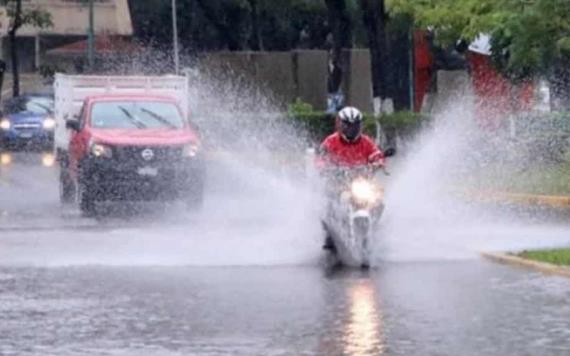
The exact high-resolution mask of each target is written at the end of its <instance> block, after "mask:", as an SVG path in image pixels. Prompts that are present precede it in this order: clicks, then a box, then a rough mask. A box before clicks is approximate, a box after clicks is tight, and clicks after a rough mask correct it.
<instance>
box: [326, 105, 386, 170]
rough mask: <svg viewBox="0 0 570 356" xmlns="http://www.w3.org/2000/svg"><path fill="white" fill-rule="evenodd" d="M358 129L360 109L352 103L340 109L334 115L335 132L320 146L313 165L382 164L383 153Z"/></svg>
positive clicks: (380, 165) (360, 121) (361, 116)
mask: <svg viewBox="0 0 570 356" xmlns="http://www.w3.org/2000/svg"><path fill="white" fill-rule="evenodd" d="M362 129H363V115H362V113H361V112H360V111H359V110H358V109H356V108H354V107H345V108H344V109H342V110H341V111H340V112H339V113H338V115H337V117H336V132H335V133H333V134H332V135H330V136H328V137H327V138H326V139H325V140H324V141H323V143H322V144H321V146H320V149H319V155H318V159H317V167H318V168H320V169H326V168H327V166H331V165H332V166H335V167H343V168H351V167H357V166H364V165H372V166H374V167H377V168H382V167H384V164H385V161H384V153H383V152H382V151H381V150H380V149H379V148H378V147H377V146H376V144H375V143H374V141H373V140H372V139H371V138H370V137H369V136H367V135H365V134H363V133H362Z"/></svg>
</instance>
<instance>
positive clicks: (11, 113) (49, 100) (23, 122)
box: [0, 94, 55, 151]
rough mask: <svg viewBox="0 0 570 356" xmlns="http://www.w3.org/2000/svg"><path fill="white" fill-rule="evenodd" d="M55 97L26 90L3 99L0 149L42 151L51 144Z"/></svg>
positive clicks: (50, 146)
mask: <svg viewBox="0 0 570 356" xmlns="http://www.w3.org/2000/svg"><path fill="white" fill-rule="evenodd" d="M53 107H54V101H53V96H52V95H49V94H25V95H22V96H19V97H16V98H12V99H8V100H6V101H5V102H4V106H3V108H2V116H1V118H0V149H1V150H4V151H6V150H10V151H45V150H51V149H52V148H53V135H54V129H55V119H54V117H53Z"/></svg>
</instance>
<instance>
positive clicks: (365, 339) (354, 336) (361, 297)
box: [344, 281, 384, 356]
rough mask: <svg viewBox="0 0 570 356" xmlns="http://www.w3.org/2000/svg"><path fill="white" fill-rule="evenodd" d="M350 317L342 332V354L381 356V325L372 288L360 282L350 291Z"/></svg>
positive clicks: (382, 346) (382, 349) (382, 343)
mask: <svg viewBox="0 0 570 356" xmlns="http://www.w3.org/2000/svg"><path fill="white" fill-rule="evenodd" d="M349 293H350V316H349V320H348V323H347V325H346V329H345V332H344V354H345V355H351V356H364V355H381V354H382V353H383V352H384V340H383V330H382V329H383V325H382V316H381V313H380V309H379V308H378V304H377V301H376V299H375V291H374V286H373V285H372V284H371V283H370V281H367V282H361V283H358V284H357V285H355V286H354V287H353V288H351V289H350V291H349Z"/></svg>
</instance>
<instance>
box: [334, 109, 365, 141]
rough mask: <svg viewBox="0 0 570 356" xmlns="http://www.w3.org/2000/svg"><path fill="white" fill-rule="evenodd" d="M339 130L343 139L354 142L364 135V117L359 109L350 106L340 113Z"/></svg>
mask: <svg viewBox="0 0 570 356" xmlns="http://www.w3.org/2000/svg"><path fill="white" fill-rule="evenodd" d="M337 118H338V121H339V122H338V130H339V132H340V134H341V136H342V138H343V139H345V140H346V141H348V142H354V141H356V140H358V139H359V138H360V136H361V135H362V121H363V116H362V113H361V112H360V110H358V109H357V108H354V107H351V106H348V107H346V108H344V109H342V110H341V111H340V112H339V113H338V116H337Z"/></svg>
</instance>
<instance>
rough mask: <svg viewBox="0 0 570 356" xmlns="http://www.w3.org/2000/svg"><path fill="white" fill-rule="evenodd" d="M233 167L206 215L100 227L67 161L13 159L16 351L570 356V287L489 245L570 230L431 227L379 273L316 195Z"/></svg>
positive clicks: (5, 226) (7, 207)
mask: <svg viewBox="0 0 570 356" xmlns="http://www.w3.org/2000/svg"><path fill="white" fill-rule="evenodd" d="M220 176H221V177H223V179H222V178H217V179H218V180H219V181H218V182H216V179H213V182H214V184H213V185H212V186H210V188H209V199H208V201H207V203H206V208H205V211H204V212H203V213H202V214H197V215H192V214H187V213H185V212H181V211H179V210H180V209H178V208H177V207H171V208H167V209H170V210H167V212H166V213H160V214H158V216H159V217H157V212H156V211H155V209H158V208H155V207H150V208H146V209H148V210H145V211H143V212H142V213H140V214H139V213H137V214H133V215H132V216H129V217H126V218H124V217H123V218H113V217H108V218H105V219H103V220H101V221H96V220H87V219H83V218H81V217H79V215H78V214H77V212H75V211H74V210H73V209H70V210H66V211H61V210H60V208H59V204H58V202H57V180H56V177H57V171H56V170H54V169H49V168H45V167H42V166H40V165H37V164H29V163H25V162H22V163H20V162H15V163H14V164H13V165H11V166H10V167H8V168H6V167H2V168H1V171H0V211H1V213H0V355H2V356H4V355H58V356H59V355H142V354H145V355H538V354H540V355H565V354H569V353H570V342H569V341H568V340H569V339H570V335H569V334H570V319H569V318H568V317H567V316H568V313H569V312H570V303H568V300H569V299H570V282H569V281H568V280H567V279H563V278H559V277H552V276H544V275H542V274H539V273H535V272H531V271H527V270H525V269H517V268H512V267H507V266H501V265H496V264H493V263H490V262H487V261H485V260H482V259H480V258H478V257H477V255H476V253H473V251H475V250H478V249H483V248H491V249H504V248H525V247H531V246H536V245H557V244H564V243H565V244H568V242H570V237H569V236H568V234H567V231H568V230H567V229H566V228H565V227H560V226H559V227H552V228H539V227H537V225H534V226H533V227H529V228H527V227H524V226H509V227H503V228H495V227H489V226H487V227H482V226H475V227H465V228H464V229H453V228H446V229H441V228H440V229H439V230H430V229H426V228H420V226H418V227H417V228H416V229H406V230H398V231H407V233H406V236H390V238H389V239H387V243H388V246H385V247H386V251H387V252H386V254H385V255H383V256H380V257H381V258H380V260H381V261H382V262H380V263H379V264H378V266H377V268H374V269H373V270H371V271H368V272H363V271H347V270H344V271H343V270H330V269H327V268H325V267H324V266H323V265H322V263H321V259H322V254H321V251H320V244H321V237H322V236H321V235H320V230H319V226H318V223H314V220H315V219H314V216H312V215H311V214H313V213H314V212H313V211H311V210H310V209H308V208H304V209H305V210H304V209H300V208H298V209H294V208H292V207H294V206H295V205H294V204H295V203H297V204H298V202H299V199H301V198H302V197H303V196H304V195H298V194H297V195H296V194H294V192H293V190H292V189H293V187H289V186H286V185H285V186H283V185H280V186H279V189H277V190H276V189H275V185H274V184H277V183H276V182H273V181H271V179H270V178H268V177H265V178H264V179H265V180H264V184H266V185H267V186H268V187H267V191H263V190H262V194H248V192H249V193H251V191H253V190H255V191H257V192H259V189H260V188H259V181H253V182H251V179H249V178H248V177H242V176H240V175H239V174H237V175H235V176H232V177H228V176H227V175H220ZM228 181H231V187H228V184H227V182H228ZM237 186H239V187H240V189H239V191H240V192H241V193H240V194H237V193H235V190H236V189H235V188H236V187H237ZM230 191H232V192H233V193H232V194H228V193H229V192H230ZM268 197H270V198H272V199H271V200H272V202H271V203H268V202H267V200H268ZM415 225H419V224H415ZM443 231H445V234H443V233H442V232H443ZM444 235H445V237H443V236H444ZM419 240H421V241H419ZM398 241H400V242H398ZM467 241H468V242H467ZM434 245H436V246H437V247H438V248H439V250H441V249H443V248H445V249H446V251H456V250H458V249H462V251H467V250H469V251H471V254H467V253H460V254H453V255H450V256H448V257H449V258H442V256H441V255H437V254H427V253H422V252H426V250H428V249H429V248H430V246H431V247H432V249H433V246H434ZM383 257H385V258H383Z"/></svg>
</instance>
